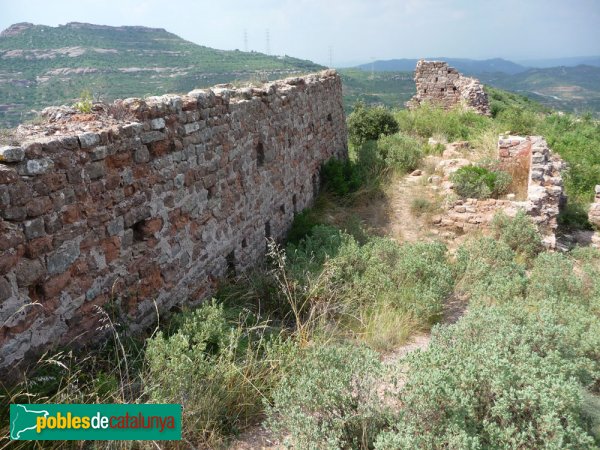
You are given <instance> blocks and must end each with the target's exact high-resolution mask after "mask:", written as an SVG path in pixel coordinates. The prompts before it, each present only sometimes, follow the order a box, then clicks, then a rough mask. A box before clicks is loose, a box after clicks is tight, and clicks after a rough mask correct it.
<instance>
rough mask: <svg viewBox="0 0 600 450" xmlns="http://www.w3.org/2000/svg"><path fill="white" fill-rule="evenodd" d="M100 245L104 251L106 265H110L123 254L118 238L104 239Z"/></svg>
mask: <svg viewBox="0 0 600 450" xmlns="http://www.w3.org/2000/svg"><path fill="white" fill-rule="evenodd" d="M100 245H101V246H102V250H104V258H105V259H106V263H107V264H108V263H110V262H111V261H114V260H115V259H117V258H118V257H119V254H120V252H121V239H120V238H119V237H118V236H112V237H110V238H108V239H104V240H103V241H102V242H101V243H100Z"/></svg>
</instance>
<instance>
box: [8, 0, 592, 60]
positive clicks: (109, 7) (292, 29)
mask: <svg viewBox="0 0 600 450" xmlns="http://www.w3.org/2000/svg"><path fill="white" fill-rule="evenodd" d="M72 21H78V22H91V23H98V24H105V25H145V26H152V27H161V28H165V29H167V30H168V31H171V32H173V33H175V34H178V35H179V36H181V37H183V38H185V39H187V40H190V41H192V42H195V43H197V44H202V45H207V46H209V47H214V48H220V49H235V48H238V49H240V50H243V49H244V30H246V32H247V36H248V47H249V49H251V50H257V51H261V52H264V51H265V50H266V30H267V29H268V30H269V35H270V48H271V53H274V54H288V55H292V56H297V57H301V58H306V59H311V60H313V61H316V62H319V63H323V64H328V63H329V53H330V48H331V49H332V52H333V63H334V65H335V66H340V65H345V64H350V63H360V62H368V61H371V59H372V58H376V59H390V58H418V57H425V56H429V57H431V56H446V57H465V58H491V57H504V58H507V59H512V60H520V59H536V58H552V57H563V56H582V55H598V54H600V0H220V1H219V0H211V1H204V0H197V1H184V0H136V1H134V0H75V1H67V0H18V1H15V0H0V29H4V28H6V27H8V26H9V25H10V24H12V23H15V22H33V23H37V24H45V25H52V26H55V25H58V24H64V23H67V22H72Z"/></svg>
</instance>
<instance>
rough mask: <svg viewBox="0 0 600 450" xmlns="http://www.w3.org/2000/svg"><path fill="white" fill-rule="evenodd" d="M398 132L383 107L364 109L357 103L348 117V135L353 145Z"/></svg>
mask: <svg viewBox="0 0 600 450" xmlns="http://www.w3.org/2000/svg"><path fill="white" fill-rule="evenodd" d="M397 132H398V122H396V119H395V118H394V116H393V114H392V113H391V112H389V111H388V110H387V109H385V108H384V107H379V106H378V107H374V108H371V107H366V106H365V105H364V104H363V103H357V104H356V105H355V106H354V110H353V111H352V113H350V115H349V116H348V134H349V138H350V142H352V143H353V144H355V145H360V144H363V143H365V142H367V141H375V140H377V139H379V137H380V136H382V135H384V136H385V135H388V134H394V133H397Z"/></svg>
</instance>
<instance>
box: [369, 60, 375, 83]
mask: <svg viewBox="0 0 600 450" xmlns="http://www.w3.org/2000/svg"><path fill="white" fill-rule="evenodd" d="M370 79H371V80H374V79H375V57H374V56H371V77H370Z"/></svg>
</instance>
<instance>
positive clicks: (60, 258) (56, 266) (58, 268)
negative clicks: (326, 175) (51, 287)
mask: <svg viewBox="0 0 600 450" xmlns="http://www.w3.org/2000/svg"><path fill="white" fill-rule="evenodd" d="M78 257H79V244H78V243H77V242H75V241H67V242H65V243H64V244H63V245H61V247H60V248H59V249H58V250H56V251H55V252H54V253H51V254H50V255H48V257H47V262H46V266H47V269H48V273H49V274H51V275H52V274H55V273H62V272H64V271H65V270H67V269H68V268H69V266H70V265H71V264H73V263H74V262H75V260H76V259H77V258H78Z"/></svg>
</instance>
